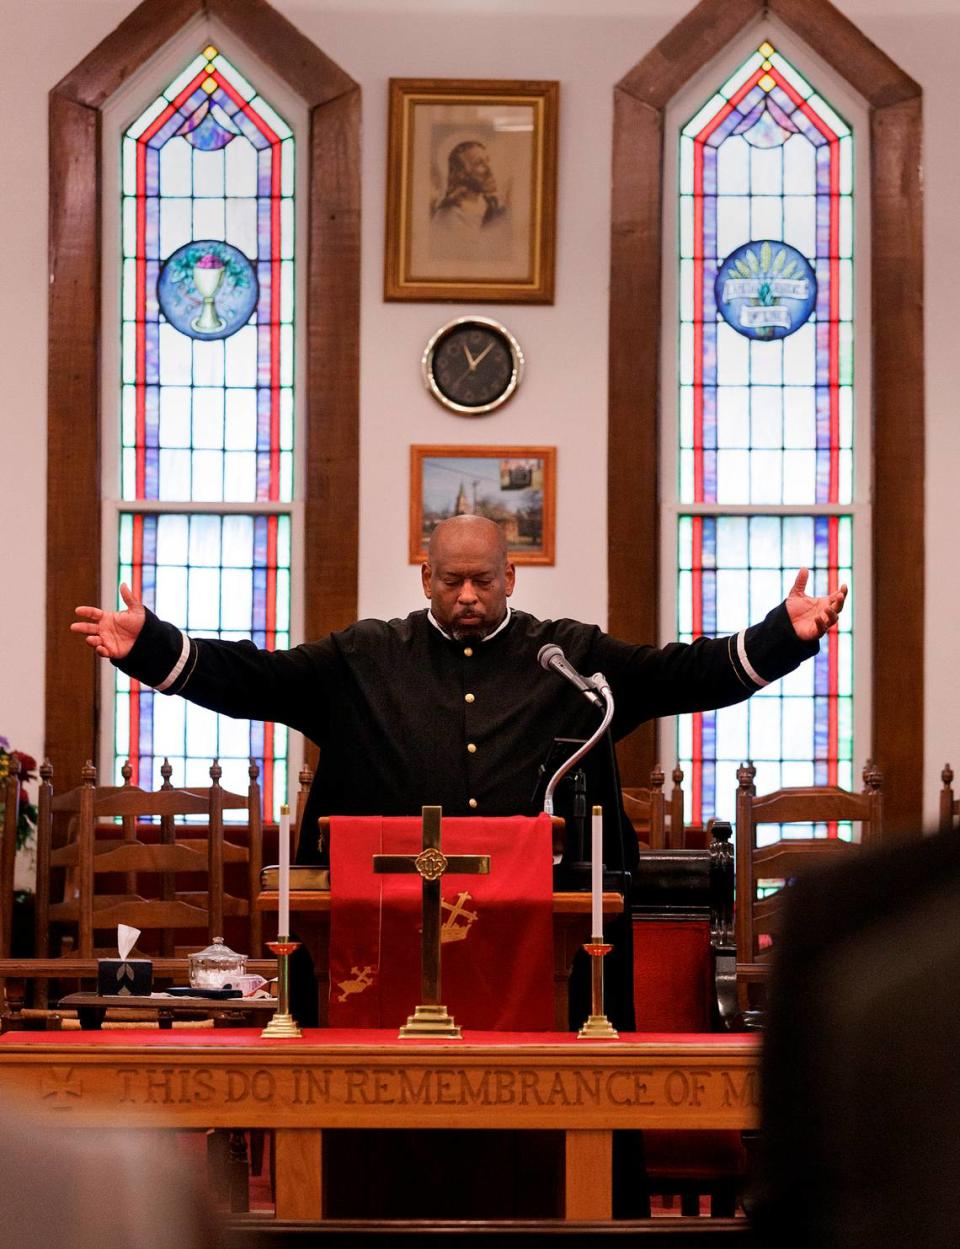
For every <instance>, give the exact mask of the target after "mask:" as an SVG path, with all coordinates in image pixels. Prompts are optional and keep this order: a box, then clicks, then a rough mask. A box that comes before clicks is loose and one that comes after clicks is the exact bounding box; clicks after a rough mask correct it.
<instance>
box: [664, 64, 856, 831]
mask: <svg viewBox="0 0 960 1249" xmlns="http://www.w3.org/2000/svg"><path fill="white" fill-rule="evenodd" d="M677 144H678V159H677V171H678V188H677V200H678V208H679V238H678V244H679V246H678V249H677V250H678V273H677V280H678V285H679V289H678V296H679V298H678V305H679V307H678V313H679V315H678V322H679V345H678V365H677V383H678V385H677V392H676V393H677V411H678V414H679V420H678V429H677V442H678V447H677V456H678V475H677V476H678V481H677V489H676V494H675V496H674V498H671V494H672V492H671V490H670V489H669V484H670V483H666V485H665V490H664V496H665V502H666V507H667V512H668V515H667V516H666V517H665V519H664V529H665V531H668V527H669V526H673V527H674V529H675V542H676V548H675V552H676V553H675V569H676V571H675V574H674V575H675V577H676V604H677V614H676V624H675V628H676V632H677V635H678V636H679V637H680V638H681V639H682V640H687V641H689V640H692V639H693V638H695V637H698V636H700V635H702V634H707V635H709V636H713V635H716V634H722V633H727V632H736V631H737V630H738V629H740V628H741V627H742V626H743V624H744V622H746V621H752V620H757V619H759V618H760V617H761V616H762V615H763V614H764V613H765V612H766V611H767V610H768V609H769V607H770V605H772V604H773V603H776V602H778V601H779V600H780V599H781V598H783V597H784V596H785V595H786V594H787V592H788V591H789V588H790V585H791V583H792V580H793V576H794V574H795V572H796V569H797V568H799V567H801V566H805V567H808V568H809V569H810V572H811V578H810V585H811V592H814V593H818V594H822V593H826V592H827V590H828V589H829V588H832V587H834V586H836V585H837V584H839V583H840V582H846V583H847V584H848V585H849V586H850V587H851V596H850V599H849V601H848V606H847V610H846V611H845V612H844V613H843V615H842V617H841V621H840V625H839V628H838V629H837V630H836V631H833V632H831V633H829V634H828V635H827V636H826V637H825V638H824V639H823V641H822V642H821V648H820V653H819V654H818V655H817V656H816V658H815V659H814V660H813V662H812V663H810V664H805V665H802V666H801V667H800V668H799V669H798V670H797V671H796V672H795V673H792V674H791V675H790V676H789V677H787V678H786V679H784V680H783V681H780V682H777V683H775V684H774V685H771V686H769V687H765V688H764V689H762V690H760V692H759V693H758V694H757V695H756V696H755V697H754V698H753V699H751V700H750V701H749V702H748V703H741V704H739V705H738V706H736V707H732V708H726V709H724V710H721V711H711V712H704V713H702V714H697V715H694V716H689V717H683V718H682V719H681V720H680V721H679V725H678V755H679V759H680V763H681V766H682V767H683V769H684V772H685V774H686V776H687V778H688V792H689V818H690V820H691V822H693V823H695V824H703V823H704V822H705V821H706V820H708V819H710V818H711V817H713V816H714V815H721V816H723V817H725V818H728V819H729V818H732V816H733V810H732V806H733V797H734V793H735V790H736V769H737V766H738V764H739V763H740V762H741V761H743V760H744V759H751V760H753V761H754V763H755V764H756V767H757V785H758V788H759V789H760V791H761V792H769V791H770V790H772V789H776V788H779V787H780V786H781V785H826V784H833V785H836V784H840V785H843V786H844V787H847V788H849V787H851V786H852V783H853V761H854V716H853V710H854V705H853V668H854V650H853V644H854V626H855V623H856V620H857V614H858V608H859V603H858V601H857V595H856V594H855V592H854V591H855V581H854V560H853V553H854V519H855V514H854V512H853V511H852V505H853V504H854V503H855V489H854V485H855V483H854V474H853V451H854V427H855V421H854V411H855V404H854V335H853V325H854V305H855V297H854V273H853V221H854V137H853V131H852V128H851V126H850V124H849V123H848V121H846V120H845V119H844V118H843V117H841V116H840V115H839V113H838V112H837V111H835V110H834V109H833V108H832V107H831V105H830V104H829V103H828V102H827V101H826V100H825V99H824V98H823V96H822V95H821V94H819V93H818V92H816V91H815V90H814V88H813V86H812V85H811V84H810V83H809V82H808V81H807V80H806V79H805V78H804V77H803V75H801V73H800V72H799V70H798V69H797V68H796V67H795V66H794V65H793V64H791V62H790V61H789V60H788V59H787V58H786V57H785V56H784V55H783V54H782V53H781V52H779V51H778V50H777V49H776V48H775V47H774V46H773V45H772V44H771V43H770V42H768V41H764V42H762V43H761V44H760V46H759V47H757V48H756V49H754V50H753V51H752V52H751V54H750V55H749V56H748V57H747V58H746V60H745V61H744V62H743V63H742V64H741V65H740V66H738V68H737V69H736V70H735V72H734V73H733V74H732V75H730V76H729V77H728V78H727V79H726V81H725V82H723V83H722V85H720V87H719V90H718V91H717V92H716V93H714V94H711V96H710V98H709V99H708V100H706V102H704V103H703V104H702V106H701V107H699V108H698V109H697V110H696V112H695V113H694V114H693V116H691V117H690V118H689V120H687V121H686V123H685V124H683V125H682V126H681V127H680V128H679V135H678V138H677ZM858 450H859V451H860V452H862V453H863V454H864V456H867V455H868V452H869V448H867V447H859V448H858ZM674 500H675V503H676V506H675V507H674V506H673V504H674ZM856 502H858V504H859V516H858V523H859V527H860V532H861V538H862V539H863V540H862V541H861V542H860V543H859V544H858V545H859V549H860V550H861V552H863V551H864V548H865V546H866V545H867V543H868V540H869V539H868V532H869V530H868V514H867V508H868V506H869V504H868V502H867V501H866V500H856ZM664 572H665V575H667V576H669V575H671V574H670V572H669V571H668V569H667V567H665V569H664ZM668 597H669V596H668ZM863 713H864V715H865V714H866V709H865V708H864V709H863ZM802 831H803V830H801V832H802ZM822 831H826V832H828V833H836V832H837V831H838V830H837V829H836V828H835V827H831V828H828V829H825V830H822ZM795 835H799V834H795Z"/></svg>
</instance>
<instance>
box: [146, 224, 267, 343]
mask: <svg viewBox="0 0 960 1249" xmlns="http://www.w3.org/2000/svg"><path fill="white" fill-rule="evenodd" d="M259 295H260V288H259V283H258V282H257V275H256V272H255V271H254V267H253V265H252V263H251V262H250V261H249V260H248V259H247V257H246V256H245V255H244V254H243V252H242V251H240V250H239V248H237V247H233V246H232V245H231V244H230V243H224V242H221V241H219V240H217V239H196V240H194V241H193V242H191V243H187V244H185V245H184V246H183V247H178V248H177V250H176V251H175V252H174V253H173V255H172V256H169V257H168V258H167V260H166V261H165V262H164V264H163V267H162V269H161V270H160V277H159V278H158V280H157V300H158V302H159V304H160V309H161V311H162V312H163V315H164V316H165V317H166V318H167V320H168V321H169V322H170V324H171V325H173V326H175V327H176V328H177V329H178V330H179V331H180V332H181V333H182V334H187V335H189V337H190V338H200V339H213V338H229V337H230V335H231V334H235V333H236V332H237V330H239V329H241V328H242V327H243V326H244V325H246V323H247V322H248V321H249V320H250V318H251V316H252V315H253V312H254V309H255V308H256V306H257V300H258V299H259Z"/></svg>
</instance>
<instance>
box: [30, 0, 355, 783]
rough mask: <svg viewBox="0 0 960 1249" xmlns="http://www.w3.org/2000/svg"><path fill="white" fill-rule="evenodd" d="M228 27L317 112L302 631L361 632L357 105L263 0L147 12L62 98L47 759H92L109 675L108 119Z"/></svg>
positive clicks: (55, 211)
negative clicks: (103, 341) (105, 495)
mask: <svg viewBox="0 0 960 1249" xmlns="http://www.w3.org/2000/svg"><path fill="white" fill-rule="evenodd" d="M205 13H209V14H210V15H211V16H215V17H216V18H218V19H219V20H220V21H221V22H222V23H223V24H224V25H225V26H226V27H227V28H229V30H230V31H231V32H232V33H233V34H235V35H236V36H237V37H238V38H239V39H240V40H242V41H243V42H244V43H245V44H246V45H247V46H248V47H250V48H251V49H252V50H253V52H254V53H255V54H256V55H257V56H258V57H260V58H261V59H262V60H263V61H264V62H265V63H266V64H267V65H269V66H270V67H271V69H273V70H274V71H275V72H276V73H277V74H278V75H279V76H280V77H281V78H283V79H285V80H286V81H287V82H288V83H289V84H290V85H291V87H292V89H293V90H294V91H295V92H296V93H297V94H298V95H300V96H301V97H302V98H303V99H304V100H305V102H306V104H307V106H308V107H309V108H310V109H311V110H312V111H311V138H310V144H311V173H310V193H311V204H310V237H309V258H308V260H307V322H308V353H309V362H308V370H307V393H306V397H305V399H306V402H305V409H306V419H307V428H306V443H307V456H308V464H309V468H308V473H307V480H306V487H305V513H306V535H305V538H306V543H305V545H306V551H307V557H306V566H305V592H306V623H307V627H308V630H313V629H316V630H322V629H329V628H334V627H338V626H341V625H345V624H347V623H349V622H350V621H352V620H353V619H355V617H356V595H357V591H356V582H357V508H358V500H357V494H358V469H357V456H358V436H357V423H358V405H359V385H358V371H359V281H360V276H359V270H360V222H359V216H360V182H359V172H358V171H359V167H360V89H359V87H358V86H357V84H356V83H354V82H353V80H352V79H351V78H350V77H349V76H348V75H347V74H346V73H344V71H343V70H341V69H340V68H339V67H338V66H337V65H335V64H334V62H333V61H331V60H330V58H329V57H327V56H326V55H324V53H322V52H321V51H320V50H319V49H318V48H316V47H315V46H314V45H313V44H312V43H311V42H310V41H309V40H308V39H307V38H306V37H305V36H304V35H302V34H301V33H300V32H299V31H298V30H297V29H296V28H295V27H294V26H292V25H291V23H290V22H289V21H287V19H286V18H283V17H281V16H280V15H279V14H277V13H276V11H275V10H274V9H272V8H271V7H270V5H269V4H267V3H266V2H265V0H229V3H226V2H224V0H144V2H143V3H142V4H140V5H138V6H137V8H136V9H134V10H133V12H132V13H131V14H130V15H129V16H128V17H127V18H126V19H125V20H124V21H123V22H121V24H120V25H119V26H118V27H117V29H116V30H115V31H113V32H112V34H110V35H108V36H107V38H106V39H104V40H103V41H102V42H101V43H100V44H98V46H97V47H96V48H95V49H94V50H93V51H92V52H91V53H90V54H89V55H88V56H86V57H85V58H84V59H83V60H82V61H81V62H80V64H79V65H77V66H76V68H75V69H73V70H72V71H71V72H70V73H69V74H67V76H66V77H65V78H63V79H62V80H61V82H60V83H58V85H57V86H56V87H54V88H53V90H52V91H51V93H50V196H51V199H50V300H49V344H50V345H49V365H48V484H47V626H46V673H47V675H46V733H45V739H46V740H45V746H44V750H45V753H46V754H47V755H48V756H49V757H50V758H51V759H52V760H53V762H54V764H55V766H56V768H57V771H58V774H59V775H60V776H64V777H68V778H69V777H71V776H72V777H78V776H79V774H80V768H81V766H82V764H83V762H84V761H85V760H86V759H88V758H95V757H96V743H97V701H98V679H97V662H98V661H96V660H95V659H94V657H93V655H92V654H89V655H88V654H87V653H86V652H85V651H84V650H83V649H82V648H81V647H79V646H78V645H77V643H76V639H73V638H71V637H70V635H69V633H68V632H67V630H68V625H69V623H70V621H71V619H72V616H73V608H74V607H75V606H76V605H77V604H78V603H100V602H103V601H104V599H105V598H108V599H112V596H113V591H114V588H113V586H102V585H101V584H100V544H101V534H100V504H99V498H100V454H99V445H100V430H99V420H100V375H99V367H100V333H101V326H100V288H101V273H100V245H101V240H100V233H101V231H100V197H101V194H102V184H101V175H100V112H99V110H100V109H101V108H102V107H103V105H104V104H105V103H106V101H108V100H109V99H110V98H111V96H112V95H113V94H114V93H115V92H116V91H117V90H118V89H119V88H120V87H121V86H122V85H123V83H124V82H125V81H126V80H127V79H128V78H129V77H130V75H131V74H132V73H134V72H135V71H136V70H138V69H139V68H140V67H141V66H142V65H143V64H144V63H145V62H146V61H148V60H149V59H150V57H152V56H153V55H154V54H155V53H156V52H157V51H159V50H160V49H161V48H162V47H163V46H164V44H165V43H166V42H167V41H168V40H169V39H171V38H172V37H173V36H174V35H176V34H177V32H178V31H179V30H180V29H181V28H182V27H183V25H184V24H185V23H186V22H188V21H190V20H191V19H193V18H196V17H199V16H202V15H203V14H205Z"/></svg>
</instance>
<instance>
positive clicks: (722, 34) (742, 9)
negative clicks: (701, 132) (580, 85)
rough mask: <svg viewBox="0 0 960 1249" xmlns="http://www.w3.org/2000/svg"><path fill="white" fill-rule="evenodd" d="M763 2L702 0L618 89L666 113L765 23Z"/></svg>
mask: <svg viewBox="0 0 960 1249" xmlns="http://www.w3.org/2000/svg"><path fill="white" fill-rule="evenodd" d="M763 8H764V4H763V0H722V3H718V2H717V0H700V3H699V4H698V5H696V6H695V7H694V8H692V9H691V10H690V12H689V13H687V14H686V16H685V17H682V18H681V19H680V21H679V22H677V24H676V26H674V27H673V28H672V29H671V30H669V31H668V32H667V33H666V34H665V35H664V36H663V38H662V39H661V40H660V42H659V43H658V44H657V45H656V47H654V48H651V49H650V51H649V52H648V53H647V55H646V56H645V57H644V58H643V60H642V61H640V62H638V63H637V64H636V65H634V67H633V69H631V70H629V71H628V73H626V74H624V76H623V77H622V78H621V79H620V81H619V83H617V90H618V91H626V92H627V93H628V94H629V95H632V96H635V97H636V99H638V100H642V101H643V102H644V103H645V104H649V105H650V106H651V108H656V109H664V108H666V106H667V104H668V103H669V102H670V100H671V99H672V98H673V97H674V96H675V95H676V93H677V90H678V89H679V88H680V87H682V86H683V84H684V83H685V82H687V81H688V80H689V79H690V78H692V77H693V76H694V74H696V73H699V71H700V70H701V69H702V68H703V67H704V65H706V63H707V62H708V61H710V60H712V59H713V57H714V56H716V54H717V53H718V52H719V51H721V50H722V49H723V48H725V47H726V46H727V44H728V43H729V42H730V41H731V40H732V39H735V38H736V36H737V35H739V34H740V32H741V31H742V30H743V29H744V27H746V26H749V25H750V23H751V22H754V21H757V20H759V18H760V17H761V16H762V14H763Z"/></svg>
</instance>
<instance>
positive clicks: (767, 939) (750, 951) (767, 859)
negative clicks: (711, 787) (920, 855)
mask: <svg viewBox="0 0 960 1249" xmlns="http://www.w3.org/2000/svg"><path fill="white" fill-rule="evenodd" d="M756 774H757V771H756V768H755V767H754V766H753V764H752V763H748V764H741V766H740V767H739V768H738V769H737V831H736V885H737V901H736V918H735V932H736V945H737V981H738V990H739V999H740V1003H741V1009H745V1008H746V1006H747V1005H748V1004H749V1001H750V998H751V993H750V985H751V984H757V983H761V984H762V982H763V981H764V980H765V978H766V973H767V969H768V966H769V956H770V950H771V946H772V943H773V940H774V939H775V936H776V933H777V931H778V929H779V922H780V903H781V901H782V899H781V896H780V894H781V891H782V888H783V887H784V886H786V885H788V884H789V883H790V882H791V881H792V880H793V879H795V878H796V877H797V876H798V875H799V874H800V873H801V872H803V871H806V870H808V869H809V868H810V867H811V866H814V865H818V864H821V863H825V862H830V861H833V860H835V859H836V858H837V856H838V855H844V854H850V853H853V852H855V851H856V844H855V843H851V842H848V841H844V840H841V839H840V838H839V837H834V836H827V837H801V838H789V837H780V838H778V839H777V840H776V841H774V842H772V843H771V844H769V845H764V846H761V845H758V838H757V827H758V825H770V824H810V825H815V824H827V825H828V826H829V825H835V824H838V823H847V822H850V823H854V824H858V825H859V827H860V844H861V845H863V846H871V845H877V844H879V842H880V838H881V835H882V829H883V777H882V775H881V773H880V771H879V769H878V768H876V767H875V766H874V764H873V763H872V762H871V761H869V760H868V761H867V764H866V766H865V767H864V769H863V791H862V792H861V793H853V792H851V791H850V790H846V789H841V788H840V787H839V786H837V785H822V786H808V787H798V788H788V789H778V790H775V791H773V792H772V793H769V794H763V795H761V796H760V797H758V796H757V793H756V789H755V786H754V779H755V777H756ZM761 889H763V890H764V891H765V893H766V896H764V897H760V896H759V893H760V890H761Z"/></svg>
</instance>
